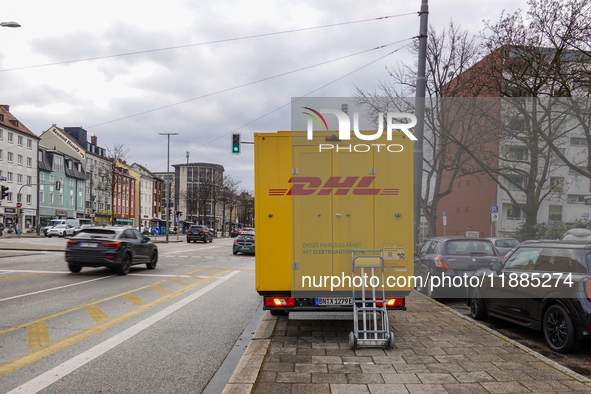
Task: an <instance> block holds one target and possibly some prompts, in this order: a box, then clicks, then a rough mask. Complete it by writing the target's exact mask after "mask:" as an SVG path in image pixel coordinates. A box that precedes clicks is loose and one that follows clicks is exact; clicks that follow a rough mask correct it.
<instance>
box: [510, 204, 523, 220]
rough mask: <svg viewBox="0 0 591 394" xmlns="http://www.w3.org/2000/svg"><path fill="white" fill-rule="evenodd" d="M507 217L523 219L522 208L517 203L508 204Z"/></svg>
mask: <svg viewBox="0 0 591 394" xmlns="http://www.w3.org/2000/svg"><path fill="white" fill-rule="evenodd" d="M507 219H521V209H519V207H518V206H517V205H507Z"/></svg>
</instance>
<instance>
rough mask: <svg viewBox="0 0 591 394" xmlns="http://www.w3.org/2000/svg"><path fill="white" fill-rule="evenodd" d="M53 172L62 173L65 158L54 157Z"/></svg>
mask: <svg viewBox="0 0 591 394" xmlns="http://www.w3.org/2000/svg"><path fill="white" fill-rule="evenodd" d="M53 170H54V171H57V172H62V171H63V170H64V158H63V157H59V156H54V159H53Z"/></svg>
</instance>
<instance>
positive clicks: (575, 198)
mask: <svg viewBox="0 0 591 394" xmlns="http://www.w3.org/2000/svg"><path fill="white" fill-rule="evenodd" d="M566 201H567V202H568V203H571V204H584V203H585V196H584V195H581V194H569V195H568V196H567V198H566Z"/></svg>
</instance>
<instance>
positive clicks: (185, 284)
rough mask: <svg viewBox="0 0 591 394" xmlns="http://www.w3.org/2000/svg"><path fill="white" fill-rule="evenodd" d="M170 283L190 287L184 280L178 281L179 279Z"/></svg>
mask: <svg viewBox="0 0 591 394" xmlns="http://www.w3.org/2000/svg"><path fill="white" fill-rule="evenodd" d="M170 281H171V282H174V283H178V284H179V285H183V286H188V285H189V284H188V283H187V282H183V281H182V280H178V279H171V280H170Z"/></svg>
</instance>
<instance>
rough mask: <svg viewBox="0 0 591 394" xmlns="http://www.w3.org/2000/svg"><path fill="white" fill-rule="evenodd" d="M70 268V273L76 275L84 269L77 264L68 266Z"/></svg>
mask: <svg viewBox="0 0 591 394" xmlns="http://www.w3.org/2000/svg"><path fill="white" fill-rule="evenodd" d="M68 268H69V269H70V272H73V273H75V274H77V273H78V272H80V271H82V267H81V266H79V265H76V264H68Z"/></svg>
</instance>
